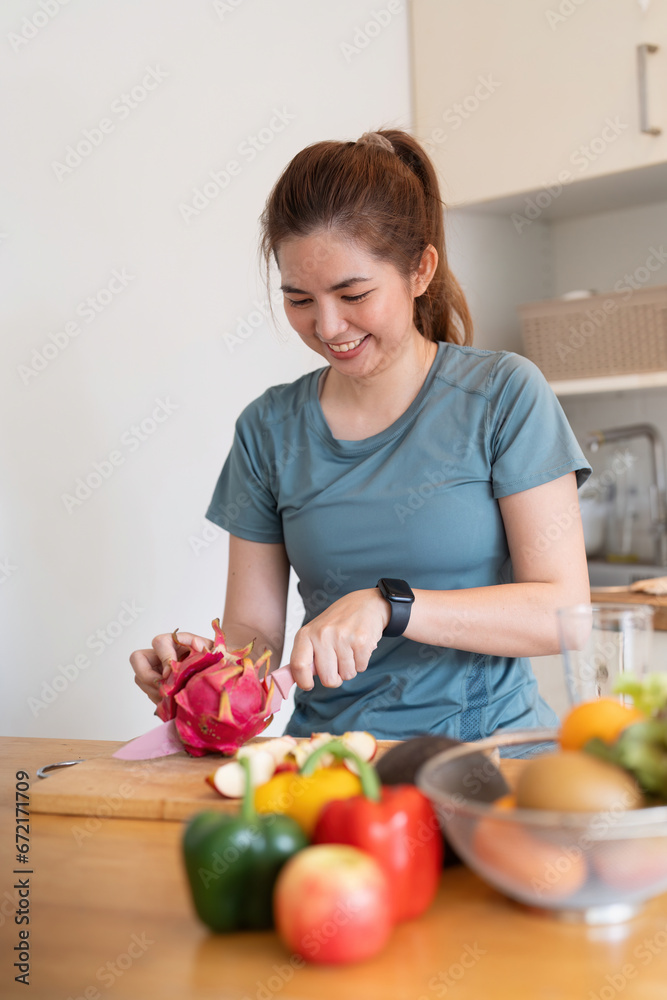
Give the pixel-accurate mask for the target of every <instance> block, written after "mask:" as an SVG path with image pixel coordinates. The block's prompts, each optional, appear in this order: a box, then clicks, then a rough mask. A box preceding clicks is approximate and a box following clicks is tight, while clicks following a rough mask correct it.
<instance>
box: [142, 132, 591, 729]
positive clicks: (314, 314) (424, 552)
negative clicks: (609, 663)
mask: <svg viewBox="0 0 667 1000" xmlns="http://www.w3.org/2000/svg"><path fill="white" fill-rule="evenodd" d="M262 232H263V237H262V248H263V251H264V258H265V261H266V265H267V272H268V269H269V266H270V263H271V261H272V260H275V262H276V263H277V265H278V269H279V271H280V278H281V287H282V291H283V294H284V303H285V311H286V314H287V317H288V319H289V322H290V324H291V325H292V327H293V328H294V329H295V330H296V332H297V333H298V335H299V336H300V337H301V339H302V340H303V341H304V343H305V344H306V345H307V346H308V347H310V348H311V349H312V350H313V351H315V352H316V353H317V354H319V355H321V356H322V357H323V358H324V359H325V361H326V367H324V368H321V369H319V371H316V372H311V373H310V374H308V375H305V376H304V377H302V378H300V379H298V380H297V381H296V382H294V383H292V384H290V385H281V386H276V387H274V388H272V389H269V390H268V391H267V392H265V393H264V394H263V395H262V396H261V397H260V398H259V399H257V400H255V401H254V402H252V403H251V404H250V405H249V406H248V407H247V408H246V409H245V410H244V411H243V413H242V414H241V416H240V418H239V420H238V422H237V426H236V436H235V439H234V444H233V447H232V450H231V452H230V454H229V456H228V458H227V461H226V463H225V466H224V468H223V471H222V473H221V476H220V479H219V481H218V484H217V487H216V490H215V493H214V496H213V499H212V502H211V505H210V507H209V510H208V513H207V516H208V517H209V519H211V520H212V521H214V522H216V523H218V524H220V525H221V526H223V527H226V528H228V530H229V532H230V546H229V576H228V585H227V597H226V603H225V611H224V618H223V629H224V632H225V634H226V636H227V639H228V644H230V645H231V646H232V647H237V646H242V645H244V644H245V643H246V642H247V641H248V640H249V639H252V638H255V639H256V641H257V648H259V649H260V650H261V649H262V648H263V647H264V646H268V647H269V648H270V649H271V650H272V651H273V654H274V655H273V662H274V663H275V664H276V665H277V664H278V663H279V662H280V657H281V654H282V647H283V641H284V632H285V613H286V602H287V589H288V576H289V569H290V566H292V567H294V569H295V572H296V574H297V576H298V578H299V581H300V583H299V590H300V593H301V596H302V598H303V601H304V605H305V609H306V616H305V620H304V624H303V626H302V627H301V629H300V630H299V631H298V633H297V634H296V638H295V641H294V644H293V648H292V650H291V652H290V657H289V662H290V664H291V666H292V669H293V673H294V676H295V678H296V681H297V684H298V686H299V688H300V690H298V691H297V695H296V707H295V711H294V714H293V716H292V718H291V720H290V723H289V725H288V728H287V732H288V733H291V734H292V735H295V736H309V735H310V734H311V733H312V732H315V731H327V732H333V733H341V732H344V731H346V730H350V729H367V730H369V731H371V732H372V733H374V734H375V735H376V736H377V737H379V738H384V739H404V738H406V737H409V736H412V735H415V734H417V733H425V732H429V733H444V734H447V735H450V736H454V737H458V738H460V739H465V740H474V739H479V738H481V737H483V736H487V735H490V734H491V733H492V732H494V731H495V730H496V729H498V728H517V727H521V728H523V727H536V726H541V725H555V724H556V721H557V720H556V716H555V714H554V713H553V711H552V710H551V709H550V708H549V707H548V706H547V705H546V703H545V702H544V701H542V699H541V698H540V697H539V695H538V692H537V684H536V681H535V678H534V676H533V674H532V671H531V669H530V664H529V661H528V660H527V659H525V657H528V656H539V655H542V654H547V653H554V652H557V650H558V641H557V636H556V616H555V610H556V608H558V607H560V606H563V605H569V604H575V603H578V602H586V601H588V600H589V590H588V574H587V567H586V556H585V551H584V543H583V534H582V530H581V521H580V518H579V513H578V501H577V485H581V483H582V482H584V481H585V479H586V478H587V477H588V475H589V474H590V468H589V466H588V465H587V463H586V461H585V459H584V457H583V455H582V453H581V450H580V448H579V446H578V445H577V442H576V440H575V438H574V436H573V434H572V432H571V430H570V428H569V426H568V424H567V421H566V419H565V416H564V414H563V412H562V410H561V408H560V406H559V404H558V402H557V400H556V399H555V397H554V395H553V393H552V392H551V389H550V388H549V387H548V385H547V384H546V382H545V381H544V379H543V377H542V376H541V374H540V372H539V371H538V370H537V369H536V368H535V366H534V365H532V364H531V363H530V362H528V361H526V360H525V359H524V358H521V357H519V356H517V355H514V354H511V353H507V352H490V351H482V350H476V349H474V348H472V347H470V346H468V345H469V344H470V341H471V334H472V329H471V327H472V324H471V320H470V316H469V313H468V308H467V305H466V302H465V298H464V296H463V293H462V291H461V288H460V287H459V285H458V283H457V282H456V280H455V278H454V277H453V275H452V274H451V272H450V271H449V269H448V266H447V258H446V253H445V245H444V228H443V215H442V203H441V200H440V196H439V191H438V182H437V179H436V175H435V172H434V169H433V166H432V164H431V163H430V161H429V159H428V157H427V156H426V154H425V152H424V151H423V149H422V148H421V147H420V146H419V144H418V143H417V142H416V141H415V140H414V139H413V138H412V137H411V136H409V135H408V134H406V133H404V132H401V131H398V130H383V131H381V132H373V133H367V134H366V135H364V136H362V137H361V139H359V140H358V142H356V143H352V142H321V143H317V144H315V145H314V146H311V147H308V148H307V149H305V150H303V151H302V152H301V153H299V154H298V155H297V156H296V157H295V158H294V160H292V162H291V163H290V164H289V165H288V167H287V168H286V170H285V171H284V173H283V175H282V176H281V177H280V179H279V180H278V182H277V184H276V186H275V188H274V190H273V192H272V193H271V195H270V197H269V200H268V202H267V205H266V208H265V211H264V214H263V217H262ZM232 503H234V504H235V509H237V510H238V516H237V517H235V519H234V520H233V522H232V523H231V524H230V523H229V518H228V516H227V515H228V511H229V509H230V505H231V504H232ZM387 578H388V582H382V583H380V585H379V586H378V585H377V584H378V580H380V579H382V580H383V581H386V580H387ZM412 598H414V599H412ZM179 638H180V640H181V642H184V643H188V644H191V645H194V646H195V647H196V648H198V649H200V648H202V647H203V645H204V643H205V642H206V641H207V640H205V639H203V638H202V637H199V636H193V635H190V634H184V633H179ZM174 656H175V650H174V646H173V643H172V640H171V638H170V636H168V635H161V636H158V637H157V638H156V639H154V641H153V647H152V649H150V650H141V651H137V652H135V653H133V654H132V656H131V662H132V665H133V667H134V670H135V672H136V680H137V683H138V684H139V686H140V687H141V688H142V690H144V691H145V692H146V693H147V694H148V695H149V697H151V698H152V699H153V700H154V701H157V700H158V695H157V686H158V685H159V682H160V680H161V677H162V675H163V671H164V670H166V669H168V662H169V660H170V659H172V658H173V657H174ZM313 671H314V673H313Z"/></svg>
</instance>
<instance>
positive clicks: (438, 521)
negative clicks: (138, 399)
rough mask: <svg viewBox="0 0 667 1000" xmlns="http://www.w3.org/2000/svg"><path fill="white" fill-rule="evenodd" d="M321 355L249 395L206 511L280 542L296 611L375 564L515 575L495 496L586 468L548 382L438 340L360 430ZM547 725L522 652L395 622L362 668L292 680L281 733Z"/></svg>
mask: <svg viewBox="0 0 667 1000" xmlns="http://www.w3.org/2000/svg"><path fill="white" fill-rule="evenodd" d="M323 370H324V369H319V370H318V371H314V372H310V373H309V374H307V375H304V376H303V377H302V378H299V379H297V381H296V382H293V383H291V384H289V385H279V386H275V387H274V388H272V389H269V390H267V391H266V392H265V393H264V394H263V395H262V396H260V397H259V399H256V400H255V401H254V402H252V403H250V405H249V406H248V407H246V409H245V410H244V411H243V413H242V414H241V416H240V417H239V419H238V421H237V424H236V434H235V438H234V443H233V445H232V449H231V452H230V454H229V456H228V458H227V461H226V462H225V465H224V468H223V470H222V473H221V474H220V478H219V480H218V483H217V486H216V488H215V492H214V495H213V499H212V501H211V504H210V507H209V509H208V511H207V515H206V516H207V517H208V518H209V519H210V520H211V521H213V522H214V523H215V524H217V525H219V526H220V527H222V528H224V529H225V530H227V531H229V532H230V533H231V534H233V535H237V536H239V537H241V538H246V539H249V540H250V541H255V542H283V543H284V545H285V548H286V550H287V555H288V557H289V561H290V564H291V565H292V567H293V568H294V571H295V573H296V575H297V577H298V579H299V593H300V594H301V597H302V599H303V603H304V606H305V611H306V615H305V618H304V622H307V621H310V620H311V619H312V618H314V617H315V616H316V615H318V614H319V613H320V612H321V611H323V610H324V608H326V607H327V606H328V605H329V604H331V603H333V602H334V601H335V600H337V599H338V598H339V597H342V596H343V595H344V594H347V593H349V592H350V591H353V590H360V589H363V588H366V587H374V586H375V584H376V583H377V580H378V579H379V578H380V577H381V576H387V577H398V578H400V579H404V580H407V581H408V583H409V584H410V585H411V587H413V589H414V588H416V589H424V590H458V589H464V588H467V587H484V586H493V585H495V584H499V583H506V582H511V580H512V570H511V565H510V560H509V552H508V548H507V539H506V536H505V531H504V527H503V522H502V518H501V515H500V509H499V505H498V503H497V502H496V501H497V499H498V498H499V497H504V496H508V495H510V494H512V493H518V492H521V491H522V490H527V489H530V488H531V487H533V486H539V485H541V484H542V483H546V482H549V481H550V480H553V479H557V478H558V477H559V476H563V475H565V474H566V473H568V472H572V471H576V473H577V480H578V483H579V485H581V484H582V483H583V482H585V480H586V479H587V478H588V476H589V475H590V471H591V470H590V466H589V465H588V464H587V462H586V460H585V458H584V456H583V454H582V451H581V449H580V447H579V445H578V443H577V441H576V438H575V437H574V434H573V433H572V431H571V429H570V426H569V424H568V422H567V419H566V417H565V414H564V413H563V411H562V409H561V406H560V404H559V402H558V400H557V399H556V397H555V396H554V394H553V392H552V390H551V388H550V387H549V385H548V384H547V382H546V381H545V379H544V377H543V376H542V374H541V372H540V371H539V369H538V368H536V367H535V365H533V364H532V362H530V361H528V360H526V359H525V358H523V357H520V356H519V355H516V354H511V353H509V352H506V351H499V352H495V351H483V350H477V349H476V348H472V347H460V346H458V345H455V344H444V343H440V344H439V345H438V351H437V355H436V358H435V361H434V363H433V365H432V367H431V369H430V371H429V373H428V375H427V377H426V380H425V382H424V384H423V386H422V388H421V390H420V392H419V394H418V395H417V397H416V398H415V399H414V401H413V402H412V404H411V405H410V406H409V407H408V409H407V410H406V411H405V413H403V415H402V416H401V417H399V419H398V420H397V421H396V422H395V423H393V424H391V426H390V427H387V428H386V430H384V431H382V432H381V433H380V434H375V435H373V436H372V437H369V438H365V439H364V440H361V441H341V440H337V439H336V438H334V437H333V435H332V434H331V431H330V430H329V426H328V424H327V422H326V420H325V417H324V414H323V412H322V409H321V407H320V403H319V399H318V379H319V376H320V375H321V374H322V371H323ZM461 635H462V645H463V644H464V643H465V639H464V636H465V628H464V627H463V628H462V632H461ZM556 724H557V717H556V715H555V713H554V712H553V711H552V709H551V708H550V707H549V706H548V705H547V704H546V703H545V702H544V701H543V700H542V699H541V698H540V696H539V694H538V690H537V682H536V680H535V677H534V675H533V673H532V670H531V667H530V662H529V660H528V659H525V658H510V657H501V656H490V655H483V654H481V653H471V652H466V651H465V650H460V649H450V648H443V647H441V646H431V645H427V644H425V643H420V642H415V641H413V640H410V639H406V638H403V637H400V638H395V639H390V638H383V639H381V640H380V642H379V644H378V646H377V649H376V650H375V651H374V652H373V655H372V656H371V660H370V663H369V666H368V669H367V670H366V672H365V673H362V674H358V675H357V676H356V677H355V678H353V679H352V680H349V681H345V682H344V684H343V685H342V686H341V687H339V688H326V687H324V686H323V685H322V684H321V683H320V682H319V680H317V678H316V680H315V687H314V689H313V690H312V691H309V692H306V691H301V690H298V691H297V694H296V699H295V710H294V713H293V715H292V717H291V719H290V722H289V725H288V727H287V732H288V733H290V734H292V735H294V736H310V734H311V733H312V732H318V731H326V732H331V733H343V732H345V731H347V730H353V729H366V730H368V731H369V732H371V733H373V734H374V735H375V736H376V737H378V738H380V739H406V738H407V737H409V736H414V735H417V734H420V733H439V734H444V735H447V736H452V737H456V738H458V739H462V740H476V739H480V738H482V737H484V736H489V735H491V734H492V733H493V732H494V731H495V730H496V729H499V728H512V729H515V728H533V727H539V726H555V725H556Z"/></svg>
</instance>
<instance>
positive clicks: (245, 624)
mask: <svg viewBox="0 0 667 1000" xmlns="http://www.w3.org/2000/svg"><path fill="white" fill-rule="evenodd" d="M289 569H290V567H289V561H288V559H287V553H286V551H285V546H284V545H283V544H282V543H277V544H276V543H267V542H249V541H247V540H246V539H245V538H237V537H236V536H235V535H230V537H229V569H228V572H227V595H226V598H225V612H224V615H223V619H222V631H223V632H224V633H225V638H226V640H227V645H228V647H229V648H230V649H239V648H240V647H241V646H245V645H246V643H248V642H250V640H251V639H254V640H255V649H254V650H253V654H255V653H262V652H263V650H264V648H265V647H266V648H268V649H270V650H271V653H272V657H271V659H272V666H273V667H277V666H278V665H279V663H280V657H281V656H282V651H283V643H284V641H285V615H286V613H287V590H288V586H289Z"/></svg>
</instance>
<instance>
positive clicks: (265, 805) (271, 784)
mask: <svg viewBox="0 0 667 1000" xmlns="http://www.w3.org/2000/svg"><path fill="white" fill-rule="evenodd" d="M353 795H361V781H360V780H359V778H358V777H357V775H356V774H352V772H351V771H349V770H348V769H347V768H346V767H344V766H340V765H335V766H333V767H320V768H318V769H317V770H316V771H314V772H313V774H309V775H305V774H299V773H298V772H297V771H281V772H280V774H274V776H273V777H272V778H271V779H270V780H269V781H267V782H265V783H264V784H263V785H258V787H257V788H256V789H255V809H256V810H257V812H258V813H284V814H285V815H286V816H291V817H292V819H295V820H296V821H297V823H298V824H299V826H301V828H302V829H303V830H304V832H305V833H306V834H307V836H309V837H310V835H311V834H312V832H313V830H314V829H315V824H316V822H317V820H318V818H319V815H320V813H321V812H322V810H323V809H324V807H325V805H326V804H327V803H328V802H332V801H333V800H334V799H349V798H352V796H353Z"/></svg>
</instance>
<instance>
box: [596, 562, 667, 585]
mask: <svg viewBox="0 0 667 1000" xmlns="http://www.w3.org/2000/svg"><path fill="white" fill-rule="evenodd" d="M654 576H667V566H654V565H646V564H643V563H612V562H603V561H602V560H597V559H589V560H588V577H589V579H590V582H591V588H592V589H595V588H596V587H628V586H629V585H630V584H631V583H634V582H635V581H636V580H648V579H649V578H650V577H654Z"/></svg>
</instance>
